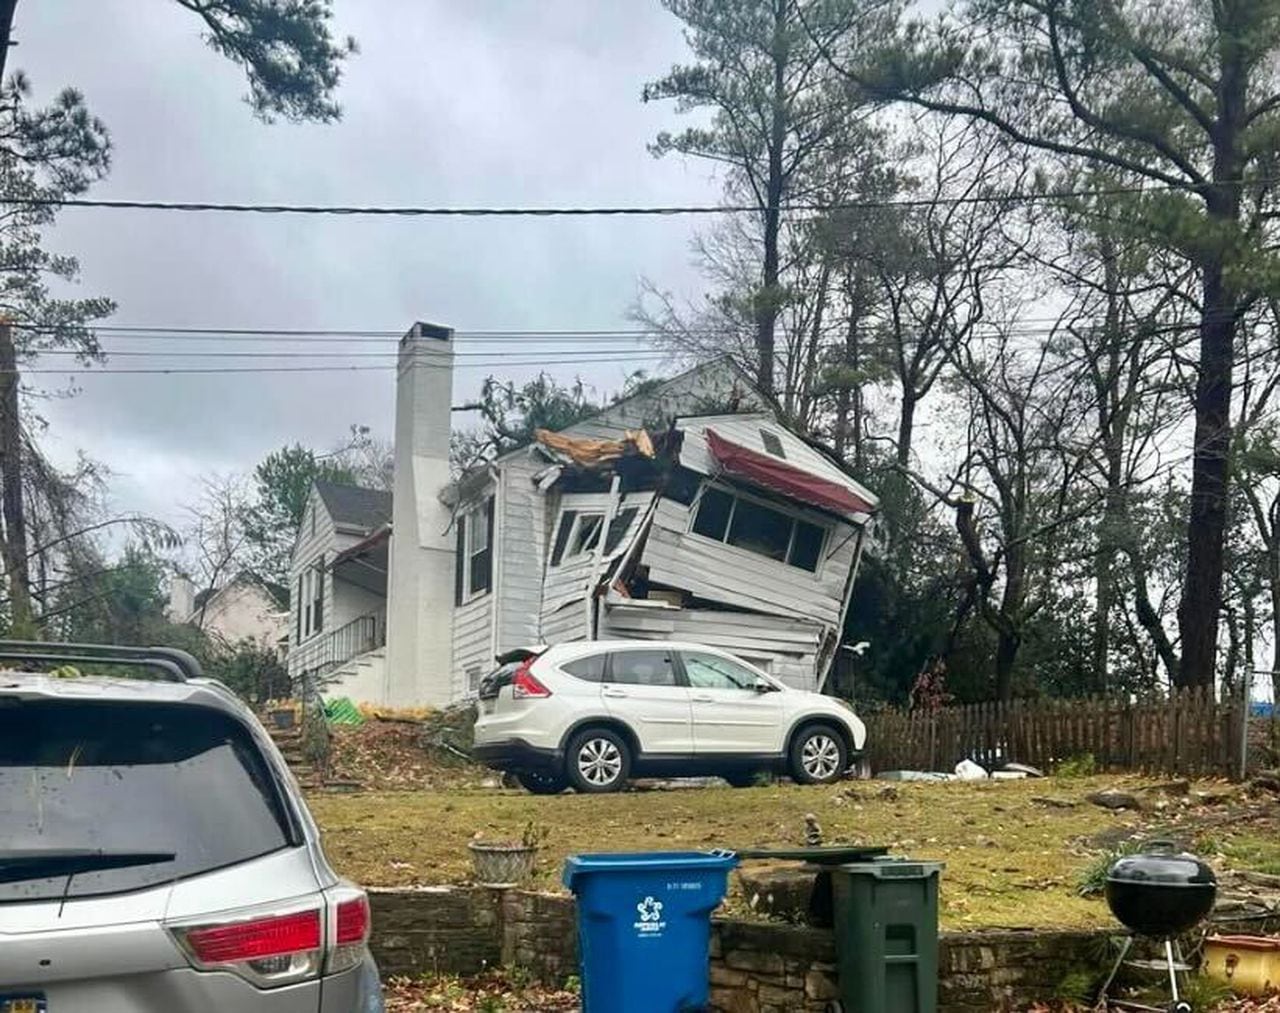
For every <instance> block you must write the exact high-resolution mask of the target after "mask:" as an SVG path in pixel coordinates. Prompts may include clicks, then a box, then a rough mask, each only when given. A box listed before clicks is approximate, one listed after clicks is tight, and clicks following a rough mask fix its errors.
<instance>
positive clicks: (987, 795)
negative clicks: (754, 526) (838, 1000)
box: [310, 777, 1280, 929]
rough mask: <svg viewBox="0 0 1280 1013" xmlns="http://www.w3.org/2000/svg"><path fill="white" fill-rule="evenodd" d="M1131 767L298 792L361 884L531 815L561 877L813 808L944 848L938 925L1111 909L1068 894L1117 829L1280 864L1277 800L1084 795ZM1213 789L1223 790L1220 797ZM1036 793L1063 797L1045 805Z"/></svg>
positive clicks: (404, 876) (1014, 922) (458, 867)
mask: <svg viewBox="0 0 1280 1013" xmlns="http://www.w3.org/2000/svg"><path fill="white" fill-rule="evenodd" d="M1143 783H1146V782H1143V781H1142V780H1141V779H1134V778H1128V779H1126V778H1112V777H1108V778H1078V779H1070V780H1065V779H1064V780H1057V779H1052V778H1049V779H1044V780H1028V781H1007V782H976V783H975V782H968V783H946V784H918V783H895V784H890V783H889V782H879V781H857V782H853V781H850V782H844V783H842V784H839V785H833V786H828V787H799V786H794V785H789V784H788V785H777V786H771V787H760V788H740V789H733V788H727V787H726V788H693V789H687V790H686V789H681V790H665V791H634V792H627V793H623V794H618V795H604V796H587V795H570V794H566V795H560V796H556V797H552V798H547V797H538V796H533V795H527V794H524V793H522V792H516V791H503V790H496V789H487V790H486V789H482V788H473V787H464V788H456V789H442V790H436V791H400V792H369V793H360V794H353V795H326V794H318V795H315V796H313V797H312V798H311V799H310V804H311V808H312V811H313V812H314V813H315V816H316V819H317V820H318V821H319V823H320V825H321V827H322V829H323V831H324V840H325V848H326V851H327V852H328V854H329V857H330V859H331V860H332V861H333V863H334V864H335V866H336V867H337V868H338V869H339V870H340V871H341V872H342V873H343V874H345V875H348V876H350V877H351V878H352V879H355V880H357V881H358V882H361V883H363V884H365V885H368V886H403V885H410V884H442V883H463V882H466V881H467V880H468V879H469V877H470V874H471V862H470V856H469V854H468V852H467V847H466V845H467V842H468V841H469V840H471V839H472V838H473V837H475V836H476V835H477V834H479V835H482V836H483V837H485V838H488V839H513V838H519V837H520V835H521V832H522V830H523V829H524V827H525V826H526V825H527V824H529V823H533V824H534V825H535V826H538V827H544V828H545V830H546V833H547V837H546V840H545V843H544V845H543V849H542V852H541V857H540V859H539V863H538V870H537V874H536V878H535V882H534V883H533V884H532V885H533V886H534V887H536V888H541V889H548V890H559V889H561V887H560V868H561V863H562V861H563V859H564V857H565V856H566V855H568V854H572V853H576V852H584V851H629V850H679V849H690V848H693V849H701V848H714V847H728V848H743V847H752V846H756V847H759V846H770V845H772V846H792V847H794V846H796V845H799V844H802V843H803V839H804V816H805V814H806V813H813V814H814V815H816V816H817V818H818V821H819V823H820V824H821V826H822V828H823V831H824V840H825V843H827V844H837V843H851V844H868V845H871V844H881V845H888V846H890V847H891V848H892V849H893V852H894V853H895V854H902V855H909V856H911V857H914V858H929V859H938V860H941V861H944V862H946V864H947V867H946V870H945V872H944V873H943V878H942V922H943V926H944V928H949V929H965V928H988V927H995V926H1004V927H1049V926H1053V927H1090V926H1098V925H1108V924H1113V923H1112V922H1111V918H1110V915H1109V913H1108V911H1107V908H1106V905H1105V903H1104V902H1103V901H1102V900H1101V899H1099V898H1085V897H1081V896H1079V895H1078V893H1077V886H1078V881H1079V878H1080V875H1081V872H1082V871H1083V870H1084V869H1085V868H1086V867H1087V866H1089V865H1090V864H1091V863H1094V862H1097V861H1098V858H1099V855H1101V854H1105V852H1106V850H1107V848H1108V847H1112V846H1114V845H1115V844H1116V843H1118V842H1119V841H1121V840H1123V839H1125V838H1130V837H1142V836H1157V835H1168V836H1173V837H1174V838H1175V839H1177V840H1178V841H1179V842H1180V843H1181V844H1183V845H1184V846H1187V847H1189V848H1194V849H1196V850H1198V851H1199V852H1200V853H1201V854H1204V855H1206V856H1207V857H1209V858H1210V859H1211V860H1212V861H1214V862H1216V863H1217V864H1218V865H1219V866H1220V867H1223V868H1250V869H1256V870H1261V871H1269V870H1272V869H1276V868H1280V816H1278V813H1277V806H1276V804H1275V802H1274V800H1254V801H1247V800H1245V799H1244V798H1243V797H1242V796H1239V795H1237V794H1235V793H1234V792H1232V791H1231V789H1229V788H1228V787H1226V786H1224V785H1223V784H1221V783H1211V784H1193V785H1192V786H1191V787H1192V790H1191V793H1190V794H1189V795H1185V796H1181V797H1164V796H1159V795H1151V796H1145V798H1146V799H1147V800H1148V801H1149V803H1150V804H1149V807H1148V808H1146V809H1144V811H1141V812H1134V811H1111V810H1107V809H1103V808H1100V807H1098V806H1096V805H1093V804H1090V803H1088V802H1086V801H1084V796H1085V795H1086V794H1088V793H1089V792H1092V791H1096V790H1098V789H1100V788H1104V787H1116V786H1118V787H1122V788H1133V787H1135V786H1137V785H1141V784H1143ZM1198 791H1202V792H1205V793H1206V796H1205V797H1200V796H1198V795H1197V792H1198ZM1224 793H1225V794H1230V795H1231V797H1230V798H1229V799H1227V800H1223V798H1222V796H1223V795H1224ZM1215 796H1216V798H1215ZM1036 797H1041V798H1044V797H1049V798H1052V799H1055V800H1059V801H1061V802H1064V803H1073V804H1072V805H1070V806H1069V807H1057V806H1051V805H1046V804H1044V803H1043V802H1036V801H1034V799H1035V798H1036ZM730 907H731V909H735V908H736V909H738V910H742V908H743V904H742V901H741V900H740V899H739V900H737V901H736V902H735V901H734V898H733V897H732V895H731V903H730Z"/></svg>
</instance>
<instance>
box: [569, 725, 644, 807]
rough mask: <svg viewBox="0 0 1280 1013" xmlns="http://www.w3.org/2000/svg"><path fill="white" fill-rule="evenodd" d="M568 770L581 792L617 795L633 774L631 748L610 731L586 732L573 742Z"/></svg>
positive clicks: (615, 733) (575, 737) (571, 779)
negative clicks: (611, 792) (614, 792)
mask: <svg viewBox="0 0 1280 1013" xmlns="http://www.w3.org/2000/svg"><path fill="white" fill-rule="evenodd" d="M565 767H566V772H567V774H568V775H569V783H570V784H571V785H572V786H573V787H574V789H575V790H577V791H580V792H585V793H588V794H601V793H603V792H609V791H617V790H619V789H620V788H621V787H622V786H623V785H624V784H626V783H627V777H628V776H629V775H630V773H631V747H630V746H628V745H627V743H626V740H624V739H623V738H622V736H621V735H619V734H618V733H617V732H614V731H610V730H609V729H608V728H586V729H584V730H583V731H580V732H578V734H577V735H575V736H574V737H573V738H572V739H571V740H570V742H569V749H568V754H567V756H566V757H565Z"/></svg>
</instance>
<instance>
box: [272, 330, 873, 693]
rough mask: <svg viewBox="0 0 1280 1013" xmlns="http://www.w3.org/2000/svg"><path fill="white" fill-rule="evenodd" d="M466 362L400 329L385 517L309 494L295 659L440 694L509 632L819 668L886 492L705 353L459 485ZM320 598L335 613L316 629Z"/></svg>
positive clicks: (328, 679) (471, 679)
mask: <svg viewBox="0 0 1280 1013" xmlns="http://www.w3.org/2000/svg"><path fill="white" fill-rule="evenodd" d="M452 360H453V349H452V332H451V331H449V330H447V329H444V328H439V327H435V326H433V325H427V324H417V325H415V326H414V328H413V329H412V330H411V331H410V332H409V333H408V334H407V335H406V336H405V338H404V339H402V341H401V346H400V366H399V371H398V377H397V390H396V433H395V441H396V446H395V471H396V474H395V489H394V495H393V498H392V503H391V504H390V513H391V523H390V525H389V526H388V525H387V524H386V523H385V520H384V519H382V518H380V517H379V516H376V515H375V513H373V512H371V513H370V514H369V515H368V516H366V517H364V518H363V520H364V521H365V522H367V523H366V524H365V526H364V527H363V528H360V529H358V530H357V529H355V528H352V526H351V525H350V524H349V523H348V524H347V526H346V528H345V530H344V529H343V527H342V525H341V523H340V520H339V518H337V517H335V516H331V515H332V514H333V513H334V508H333V504H334V503H335V502H337V501H340V500H342V499H343V497H342V496H340V495H338V494H335V492H334V490H333V489H331V488H322V489H315V490H313V492H312V497H311V505H310V506H309V510H316V511H318V513H319V516H320V521H319V522H318V523H317V524H316V526H315V528H314V530H313V529H312V528H311V527H310V526H309V525H308V523H307V521H306V520H304V531H303V532H301V533H300V537H299V539H298V542H297V547H296V550H295V557H294V567H293V570H294V578H295V579H294V583H293V585H292V586H293V587H300V588H303V591H302V593H301V595H300V596H299V598H298V600H297V602H295V604H294V609H295V614H294V615H293V616H292V619H293V622H292V624H291V627H290V628H291V631H294V634H296V636H297V642H296V643H293V644H291V649H290V653H289V661H290V670H291V672H292V673H293V674H294V675H303V674H310V675H313V676H319V677H322V681H323V684H324V685H325V686H326V692H328V693H331V694H336V695H346V696H351V697H354V698H356V699H361V700H369V701H371V702H378V703H384V704H388V705H396V706H407V705H417V704H434V705H439V704H444V703H448V702H451V701H453V700H457V699H461V698H464V697H465V696H467V695H468V694H469V693H471V692H473V691H474V690H475V688H476V687H477V685H478V684H479V681H480V679H481V678H482V677H483V676H484V675H485V674H486V673H487V672H488V671H490V670H491V669H492V667H493V660H494V658H495V656H497V655H499V654H502V653H503V652H506V651H509V650H512V649H515V648H519V647H523V646H528V645H533V644H540V643H545V644H550V643H557V642H561V641H568V640H587V639H678V640H688V641H694V642H699V643H705V644H711V645H714V646H718V647H722V648H724V649H727V650H730V651H733V652H735V653H736V654H738V655H740V656H741V657H743V658H744V659H746V660H748V661H750V662H752V663H753V664H755V665H757V666H758V667H760V668H762V669H764V670H765V671H767V672H769V673H770V674H772V675H774V676H776V677H778V678H780V679H782V680H783V681H785V682H787V683H788V684H790V685H793V686H796V687H799V688H806V689H814V688H819V687H821V686H822V684H823V682H824V680H825V678H826V676H827V674H828V673H829V672H830V670H831V667H832V664H833V662H834V660H835V657H836V653H837V649H838V647H839V642H840V634H841V630H842V629H843V626H844V616H845V612H846V610H847V609H848V605H849V600H850V596H851V593H852V588H853V581H854V579H855V577H856V574H857V570H858V562H859V559H860V557H861V554H862V551H863V548H864V544H865V542H866V540H867V537H868V533H869V528H870V524H871V521H872V517H873V515H874V513H875V509H876V498H875V496H874V495H872V494H871V493H870V492H869V491H868V490H866V489H865V488H863V487H862V486H861V485H859V484H858V483H857V482H856V481H854V480H853V479H852V478H851V477H850V476H849V475H848V474H847V472H846V471H845V470H844V469H843V468H842V467H841V466H840V465H839V464H838V463H837V462H836V461H835V460H834V459H833V458H832V457H830V456H829V455H827V454H826V453H825V452H823V451H822V450H821V449H819V448H817V447H815V446H813V445H811V444H810V443H809V442H807V441H806V440H804V439H802V438H801V437H800V436H798V435H796V434H795V433H793V432H791V431H789V430H788V429H787V428H786V427H785V426H783V425H781V424H780V423H779V421H778V420H777V418H776V417H775V415H774V414H773V413H772V412H770V411H768V410H766V409H765V407H764V405H763V402H762V399H760V398H759V397H758V396H756V395H755V393H754V391H753V390H752V388H751V386H750V384H749V383H748V382H747V381H746V379H745V378H744V377H743V376H742V375H741V373H739V372H738V371H737V370H736V369H734V368H733V367H732V366H731V365H729V364H728V363H727V362H715V363H710V364H708V365H705V366H702V367H699V368H697V369H694V370H691V371H689V372H687V373H684V374H682V375H680V376H677V377H675V378H674V379H672V380H668V381H665V382H664V383H662V384H659V385H657V386H656V387H655V388H654V389H652V390H648V391H646V392H644V393H642V394H638V395H636V396H634V397H631V398H627V399H625V400H623V401H620V402H618V403H617V404H615V405H613V406H611V407H609V408H607V409H605V410H603V411H602V412H600V413H598V414H596V415H594V416H592V417H591V418H589V419H586V420H584V421H582V422H579V423H577V424H575V425H572V426H570V427H568V428H566V429H564V430H562V431H560V432H554V433H553V432H546V431H539V433H538V434H537V439H536V441H535V442H534V443H533V444H532V445H530V446H527V447H522V448H520V449H517V450H514V451H511V452H509V453H507V454H505V455H503V456H501V457H499V458H497V459H496V460H494V461H492V462H490V463H488V464H485V465H483V466H480V467H478V468H476V469H473V470H472V471H471V472H469V473H468V474H466V475H464V476H462V477H461V478H460V479H458V480H456V481H451V480H450V478H449V471H448V444H449V429H450V412H449V405H450V404H451V397H452V368H453V361H452ZM346 498H348V499H354V498H357V494H355V493H350V494H347V497H346ZM326 536H327V537H326ZM317 602H319V603H320V604H319V605H317V604H316V603H317ZM308 608H310V609H311V611H312V620H311V621H310V625H308V619H307V609H308ZM317 610H319V612H320V614H321V615H322V616H325V615H327V616H331V617H333V618H334V620H335V621H336V625H333V626H330V627H329V628H327V629H326V628H324V627H323V625H321V626H320V627H319V628H317V627H316V623H315V621H314V620H315V614H316V611H317ZM357 613H358V614H357ZM308 630H309V631H310V635H307V634H306V633H305V632H304V631H308Z"/></svg>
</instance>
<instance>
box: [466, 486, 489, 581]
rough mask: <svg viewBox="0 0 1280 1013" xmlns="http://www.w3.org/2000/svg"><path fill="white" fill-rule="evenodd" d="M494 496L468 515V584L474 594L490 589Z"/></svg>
mask: <svg viewBox="0 0 1280 1013" xmlns="http://www.w3.org/2000/svg"><path fill="white" fill-rule="evenodd" d="M492 504H493V498H492V497H490V498H489V499H488V500H487V501H486V502H485V505H484V506H483V507H481V508H480V509H479V510H473V511H471V513H469V514H468V515H467V574H468V577H469V579H468V581H467V586H468V588H469V589H470V591H471V593H472V594H479V593H480V592H481V591H488V590H489V584H490V578H491V576H492V569H493V568H492V567H491V566H490V561H489V560H490V553H491V552H492V547H493V531H492V527H493V508H492Z"/></svg>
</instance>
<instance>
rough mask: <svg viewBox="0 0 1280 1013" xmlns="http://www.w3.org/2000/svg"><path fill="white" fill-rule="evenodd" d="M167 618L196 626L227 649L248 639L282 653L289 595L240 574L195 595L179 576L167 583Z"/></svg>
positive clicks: (267, 582)
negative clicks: (218, 585)
mask: <svg viewBox="0 0 1280 1013" xmlns="http://www.w3.org/2000/svg"><path fill="white" fill-rule="evenodd" d="M168 618H169V620H170V622H175V623H188V624H190V625H192V626H196V627H198V628H199V629H201V630H203V631H204V632H205V633H206V634H208V635H209V636H210V637H212V638H214V639H215V640H217V641H218V642H220V643H221V644H223V645H224V646H227V647H232V646H234V645H235V644H238V643H240V642H241V641H243V640H251V641H253V642H254V643H255V644H257V645H259V646H260V647H263V648H266V649H269V650H274V651H282V650H283V648H284V645H285V641H286V638H287V633H288V624H289V592H288V591H287V590H286V589H285V588H283V587H281V586H280V585H278V584H273V583H271V582H270V581H264V580H261V579H259V578H258V577H256V576H254V575H253V574H250V573H241V574H238V575H237V576H235V577H234V578H232V579H231V580H229V581H227V582H226V583H225V584H223V585H222V586H221V587H216V588H206V589H205V590H203V591H200V592H198V593H197V592H196V590H195V587H194V585H193V584H192V583H191V580H190V579H189V578H187V577H185V576H183V575H181V574H179V575H177V576H175V577H174V578H173V580H172V581H171V582H170V584H169V608H168Z"/></svg>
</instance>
